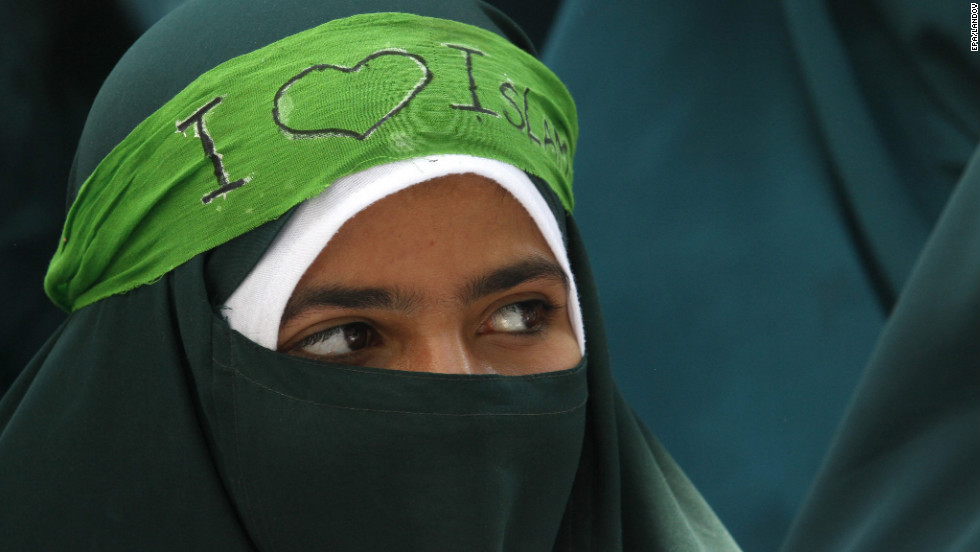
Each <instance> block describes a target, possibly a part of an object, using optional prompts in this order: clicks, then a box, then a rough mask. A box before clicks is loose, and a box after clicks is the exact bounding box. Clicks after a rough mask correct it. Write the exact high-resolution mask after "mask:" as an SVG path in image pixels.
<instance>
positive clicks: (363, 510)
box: [0, 1, 737, 551]
mask: <svg viewBox="0 0 980 552" xmlns="http://www.w3.org/2000/svg"><path fill="white" fill-rule="evenodd" d="M372 11H404V12H409V13H416V14H420V15H428V16H434V17H440V18H443V19H453V20H456V21H461V22H466V23H469V24H472V25H476V26H480V27H483V28H485V29H489V30H492V31H495V32H497V33H500V34H501V35H503V36H505V37H507V38H508V39H510V40H511V41H512V42H514V43H515V44H518V45H520V46H522V47H525V48H530V46H529V44H528V43H527V42H526V40H525V39H524V38H523V35H522V34H521V33H520V32H519V31H518V30H517V29H516V28H515V27H514V26H513V25H512V24H511V23H510V22H509V21H507V20H506V18H504V17H502V16H501V15H500V14H498V13H497V12H495V11H493V10H492V9H490V8H488V7H487V6H485V5H482V4H474V3H469V2H465V3H463V2H460V3H448V2H420V3H411V4H405V5H403V4H402V3H399V2H360V1H359V2H353V1H351V2H330V3H323V4H312V5H307V4H306V3H304V2H299V1H286V2H275V3H264V2H258V1H256V2H248V3H239V2H222V1H214V2H204V1H200V2H190V3H188V4H186V5H185V6H183V7H182V8H180V9H178V10H177V11H176V12H174V13H173V14H171V15H170V16H168V17H167V18H166V19H164V20H163V21H162V22H161V23H160V24H158V25H157V26H155V27H154V28H153V29H151V30H150V31H149V32H148V33H147V34H146V35H145V36H144V37H143V38H142V39H141V40H140V41H139V42H138V43H137V44H136V45H135V46H134V47H133V48H132V50H131V51H130V52H129V53H128V54H127V55H126V57H125V58H124V59H123V60H122V61H121V62H120V64H119V66H118V67H117V69H116V70H115V71H114V73H113V74H112V75H111V76H110V77H109V79H108V80H107V82H106V85H105V87H104V88H103V90H102V92H101V93H100V95H99V97H98V99H97V100H96V102H95V105H94V107H93V110H92V113H91V115H90V117H89V121H88V123H87V125H86V129H85V132H84V134H83V137H82V142H81V144H80V146H79V150H78V154H77V156H76V160H75V161H76V162H75V172H74V176H73V181H72V182H71V184H70V193H69V199H71V197H72V196H73V195H74V194H75V193H76V191H77V189H78V186H79V185H80V183H81V181H82V180H84V178H85V176H86V175H88V174H89V173H90V172H91V171H92V170H93V169H94V167H95V165H96V164H97V163H98V162H99V160H100V159H102V157H104V156H105V155H106V154H107V152H108V151H109V150H110V149H111V148H112V147H114V145H115V144H116V143H117V142H118V141H119V140H121V139H122V138H123V137H124V136H125V135H126V134H127V132H128V131H129V130H130V129H131V128H133V126H134V125H135V124H137V123H138V122H139V121H141V120H142V119H143V118H144V117H146V116H147V115H149V114H150V113H151V112H152V111H153V110H154V109H155V108H156V107H157V106H159V105H160V104H162V103H163V102H165V101H167V100H168V99H169V98H170V97H171V96H173V95H174V94H175V93H176V92H177V91H178V90H180V89H181V88H182V87H183V86H185V85H186V84H187V83H188V82H189V81H190V80H192V79H194V78H195V77H196V76H197V75H198V74H200V73H202V72H204V71H206V70H208V69H210V68H211V67H213V66H214V65H216V64H217V63H219V62H221V61H223V60H225V59H228V58H230V57H234V56H237V55H240V54H243V53H245V52H248V51H251V50H253V49H255V48H257V47H261V46H263V45H265V44H268V43H270V42H272V41H275V40H277V39H279V38H281V37H283V36H286V35H289V34H293V33H296V32H298V31H302V30H304V29H307V28H310V27H313V26H315V25H318V24H319V23H322V22H324V21H327V20H331V19H335V18H339V17H345V16H348V15H351V14H354V13H363V12H372ZM538 184H539V189H541V191H542V193H543V194H544V195H545V198H546V199H547V200H548V201H549V203H550V204H551V205H552V208H553V211H554V213H555V216H556V217H557V218H558V220H559V222H560V224H561V225H562V226H563V227H564V229H565V231H566V236H565V237H566V241H567V246H568V253H569V258H570V261H571V263H572V267H573V271H574V274H575V277H576V280H577V284H578V288H579V291H580V294H581V306H582V310H583V316H584V319H585V332H586V336H587V339H588V350H587V352H586V355H585V357H584V358H583V360H582V362H581V364H580V365H579V366H578V367H576V368H574V369H571V370H567V371H563V372H557V373H550V374H543V375H539V376H522V377H499V376H457V375H453V376H446V375H437V374H406V373H403V372H397V371H389V370H371V369H363V368H353V367H347V366H342V365H332V364H325V363H314V362H310V361H307V360H303V359H299V358H294V357H288V356H286V355H282V354H279V353H276V352H274V351H270V350H266V349H263V348H262V347H259V346H257V345H255V344H253V343H251V342H250V341H248V340H247V339H245V338H244V337H243V336H241V335H240V334H238V333H236V332H234V331H232V330H231V329H230V328H229V327H228V325H227V323H226V322H225V321H224V320H223V319H222V317H221V316H220V315H219V313H218V306H220V305H221V304H222V303H223V302H224V300H225V299H226V298H227V296H228V294H229V293H230V292H231V291H232V290H234V289H235V287H236V286H237V285H238V283H239V282H240V281H241V280H242V278H243V277H244V276H245V275H246V274H247V272H248V270H249V269H250V268H251V267H252V266H253V265H254V264H255V262H256V261H257V259H258V258H259V257H260V256H261V254H262V252H263V251H264V250H265V248H266V247H267V246H268V244H269V242H270V241H271V239H272V238H273V237H274V236H275V235H276V233H277V232H278V230H279V228H280V227H281V224H282V221H283V220H284V219H285V218H287V217H283V218H282V219H279V220H277V221H273V222H271V223H268V224H266V225H264V226H261V227H259V228H258V229H256V230H254V231H252V232H249V233H247V234H244V235H242V236H240V237H238V238H236V239H234V240H232V241H230V242H227V243H225V244H224V245H222V246H220V247H218V248H216V249H213V250H211V251H208V252H206V253H204V254H202V255H198V256H196V257H194V258H193V259H191V260H190V261H188V262H186V263H184V264H183V265H181V266H179V267H178V268H176V269H175V270H173V271H171V272H169V273H167V274H166V275H165V276H164V277H163V278H161V279H160V280H159V281H157V282H155V283H153V284H152V285H146V286H142V287H138V288H136V289H134V290H132V291H130V292H128V293H125V294H121V295H114V296H111V297H108V298H106V299H103V300H100V301H97V302H95V303H93V304H91V305H89V306H86V307H83V308H81V309H79V310H77V311H75V312H73V313H72V314H71V315H70V316H69V318H68V320H67V321H66V322H65V323H64V324H63V325H62V327H61V328H60V329H59V330H58V331H57V332H56V334H55V335H54V336H52V338H51V339H50V340H49V341H48V342H47V343H46V344H45V346H44V347H43V349H42V350H41V351H40V352H39V353H38V354H37V356H36V357H35V358H34V359H33V361H32V362H31V363H30V365H29V366H28V367H27V368H26V369H25V370H24V372H23V374H22V376H21V377H20V378H19V379H18V380H17V382H16V383H15V384H14V386H13V387H12V388H11V389H10V391H9V392H8V393H7V394H6V396H5V397H4V399H3V401H2V402H0V496H2V497H3V498H2V501H0V548H2V549H3V550H58V549H72V550H75V549H78V548H86V549H92V550H133V549H138V550H153V549H160V550H175V549H176V550H198V549H199V550H300V549H330V550H438V551H445V550H508V551H510V550H602V551H612V550H727V549H737V546H736V545H735V544H734V542H732V540H731V538H730V537H729V536H728V533H727V532H726V531H725V529H724V528H723V527H722V525H721V524H720V522H719V521H718V520H717V519H716V517H715V516H714V514H713V513H712V511H711V510H710V508H709V507H708V506H707V505H706V504H705V503H704V501H703V500H702V499H701V497H700V495H699V494H698V493H697V491H696V490H695V489H694V488H693V487H692V486H691V484H690V483H689V482H688V480H687V479H686V477H685V476H684V474H683V473H682V472H681V471H680V469H679V468H678V467H677V466H676V465H675V464H674V463H673V461H672V460H671V459H670V457H669V455H667V453H666V452H665V451H664V450H663V449H662V448H661V447H660V445H659V444H658V443H657V441H656V440H655V439H654V438H653V436H652V435H650V433H649V432H648V431H647V430H646V429H645V428H644V427H643V425H642V424H641V423H640V422H639V421H638V420H637V418H636V416H635V415H634V413H633V411H632V410H631V409H630V407H629V406H628V405H627V404H626V403H625V402H624V400H623V399H622V397H621V396H620V394H619V391H618V389H617V388H616V385H615V383H614V382H613V381H612V379H611V374H610V368H609V365H608V359H607V358H608V357H607V354H606V345H605V337H604V334H603V328H602V319H601V315H600V313H599V305H598V300H597V297H596V292H595V287H594V284H593V282H592V278H591V272H590V269H589V266H588V261H587V258H586V255H585V252H584V250H583V248H582V241H581V239H580V237H579V235H578V233H577V230H576V227H575V223H574V221H573V220H572V218H571V217H570V216H569V215H568V214H567V213H566V212H565V211H564V210H563V209H562V208H561V207H560V203H559V201H558V199H557V197H556V196H555V195H554V194H553V193H551V191H550V190H549V189H548V187H547V186H544V185H541V183H540V182H538Z"/></svg>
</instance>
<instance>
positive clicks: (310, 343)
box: [292, 322, 375, 358]
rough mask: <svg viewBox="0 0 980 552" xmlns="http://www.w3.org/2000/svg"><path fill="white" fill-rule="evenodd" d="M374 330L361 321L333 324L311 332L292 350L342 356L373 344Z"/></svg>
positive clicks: (320, 355)
mask: <svg viewBox="0 0 980 552" xmlns="http://www.w3.org/2000/svg"><path fill="white" fill-rule="evenodd" d="M374 340H375V334H374V330H373V329H372V328H371V326H369V325H367V324H365V323H363V322H354V323H352V324H344V325H343V326H334V327H333V328H329V329H327V330H323V331H321V332H317V333H315V334H312V335H310V336H308V337H306V338H304V339H303V340H302V341H300V342H299V343H297V344H296V345H295V346H294V347H293V348H292V350H293V351H296V352H300V353H303V354H305V355H310V356H316V357H321V358H331V357H344V356H346V355H350V354H354V353H356V352H358V351H360V350H362V349H364V348H366V347H369V346H371V345H373V342H374Z"/></svg>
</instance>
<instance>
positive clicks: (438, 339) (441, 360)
mask: <svg viewBox="0 0 980 552" xmlns="http://www.w3.org/2000/svg"><path fill="white" fill-rule="evenodd" d="M412 357H413V359H412V364H413V369H414V370H417V371H420V372H430V373H434V374H480V373H484V372H486V371H487V370H486V369H485V368H484V367H482V366H481V363H480V362H479V361H478V359H477V358H476V356H475V355H474V353H473V351H472V350H471V348H470V346H469V343H468V340H467V339H466V338H465V336H463V335H461V334H460V333H459V332H456V331H439V332H432V333H429V334H426V335H423V336H421V337H420V339H419V342H418V343H417V347H416V352H415V354H413V355H412Z"/></svg>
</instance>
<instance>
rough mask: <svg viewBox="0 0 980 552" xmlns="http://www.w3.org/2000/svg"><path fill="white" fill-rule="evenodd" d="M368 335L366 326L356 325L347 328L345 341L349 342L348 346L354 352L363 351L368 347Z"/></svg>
mask: <svg viewBox="0 0 980 552" xmlns="http://www.w3.org/2000/svg"><path fill="white" fill-rule="evenodd" d="M367 339H368V333H367V332H366V331H365V328H364V326H362V325H361V324H354V325H351V326H348V327H347V328H345V331H344V340H346V341H347V346H348V347H349V348H350V349H351V350H352V351H356V350H358V349H363V348H364V347H366V346H367Z"/></svg>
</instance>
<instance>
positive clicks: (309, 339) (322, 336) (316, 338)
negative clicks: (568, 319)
mask: <svg viewBox="0 0 980 552" xmlns="http://www.w3.org/2000/svg"><path fill="white" fill-rule="evenodd" d="M508 307H520V308H523V309H528V310H530V309H533V308H538V309H541V320H540V321H538V323H537V324H536V325H535V326H533V327H531V328H528V329H526V330H520V331H512V332H492V333H500V334H503V335H511V336H525V337H529V336H533V335H537V334H540V333H541V332H543V331H544V330H545V329H547V328H548V327H549V326H550V325H551V323H552V318H553V317H554V313H555V311H556V310H557V309H558V306H557V305H555V304H554V303H552V302H551V301H549V300H547V299H528V300H525V301H517V302H514V303H508V304H506V305H504V306H502V307H500V308H498V309H496V310H495V311H493V313H491V314H490V317H489V318H488V319H487V320H486V321H484V322H483V323H481V325H480V328H483V327H484V326H485V325H486V324H487V323H488V322H489V321H490V319H491V318H492V317H494V316H495V315H497V314H498V313H500V312H501V311H503V310H504V309H507V308H508ZM353 326H362V327H363V330H364V331H367V332H368V337H367V340H368V344H367V345H366V346H365V347H364V348H365V349H366V348H370V347H371V346H372V345H374V344H375V341H376V340H377V335H378V334H377V330H375V329H374V328H373V327H371V325H370V324H368V323H365V322H351V323H348V324H342V325H340V326H333V327H330V328H327V329H325V330H321V331H319V332H316V333H314V334H310V335H308V336H306V337H304V338H303V339H302V340H300V341H299V342H297V343H296V344H295V345H293V346H292V347H291V350H292V351H297V352H300V353H302V352H303V349H304V348H306V347H309V346H311V345H315V344H317V343H321V342H324V341H326V340H328V339H330V338H331V337H333V336H334V335H335V332H338V331H343V330H344V329H345V328H348V327H353ZM487 333H490V332H487ZM362 351H363V349H357V350H354V351H352V352H350V353H346V354H338V355H333V356H331V357H330V358H331V359H333V360H338V361H339V360H344V359H349V358H354V357H355V356H356V355H358V354H360V353H361V352H362ZM310 356H316V355H312V354H311V355H310Z"/></svg>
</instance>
